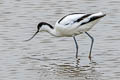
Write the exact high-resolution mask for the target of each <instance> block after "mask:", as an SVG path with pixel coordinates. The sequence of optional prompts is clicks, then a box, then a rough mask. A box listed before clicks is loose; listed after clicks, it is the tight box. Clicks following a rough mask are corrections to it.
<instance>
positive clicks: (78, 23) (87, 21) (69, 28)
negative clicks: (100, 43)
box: [25, 12, 106, 58]
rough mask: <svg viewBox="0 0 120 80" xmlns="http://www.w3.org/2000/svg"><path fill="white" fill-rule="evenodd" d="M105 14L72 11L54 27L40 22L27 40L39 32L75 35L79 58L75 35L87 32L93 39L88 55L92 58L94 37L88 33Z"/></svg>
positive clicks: (76, 44) (57, 35)
mask: <svg viewBox="0 0 120 80" xmlns="http://www.w3.org/2000/svg"><path fill="white" fill-rule="evenodd" d="M104 16H106V14H104V13H103V12H97V13H90V14H86V13H71V14H68V15H65V16H63V17H62V18H60V19H59V20H57V21H56V23H55V26H54V27H53V26H52V25H51V24H49V23H47V22H39V24H38V25H37V31H36V32H35V33H34V35H33V36H32V37H30V38H29V39H27V40H25V41H30V40H31V39H33V38H34V37H35V35H36V34H37V33H38V32H48V33H49V34H51V35H52V36H55V37H73V40H74V43H75V47H76V58H78V43H77V40H76V38H75V37H76V36H77V35H80V34H83V33H85V34H86V35H87V36H88V37H89V38H90V39H91V46H90V51H89V56H88V57H89V58H91V52H92V48H93V43H94V38H93V37H92V36H91V35H90V34H89V33H88V31H89V30H90V29H91V28H92V27H93V26H94V25H95V24H96V23H97V22H98V21H99V20H100V19H101V18H103V17H104Z"/></svg>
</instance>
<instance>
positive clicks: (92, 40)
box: [85, 32, 94, 59]
mask: <svg viewBox="0 0 120 80" xmlns="http://www.w3.org/2000/svg"><path fill="white" fill-rule="evenodd" d="M85 33H86V34H87V35H88V36H89V37H90V39H91V40H92V42H91V47H90V52H89V56H88V57H89V58H90V59H91V52H92V47H93V42H94V38H93V37H92V36H91V35H90V34H88V33H87V32H85Z"/></svg>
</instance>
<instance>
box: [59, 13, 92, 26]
mask: <svg viewBox="0 0 120 80" xmlns="http://www.w3.org/2000/svg"><path fill="white" fill-rule="evenodd" d="M90 15H91V14H84V13H73V14H68V15H66V16H64V17H63V18H61V19H60V20H58V21H57V23H58V24H60V25H72V24H75V23H78V22H80V21H82V20H83V19H85V18H87V17H89V16H90Z"/></svg>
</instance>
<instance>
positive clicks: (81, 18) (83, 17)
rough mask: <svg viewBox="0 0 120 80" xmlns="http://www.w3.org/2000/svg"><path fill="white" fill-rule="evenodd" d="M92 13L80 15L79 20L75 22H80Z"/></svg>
mask: <svg viewBox="0 0 120 80" xmlns="http://www.w3.org/2000/svg"><path fill="white" fill-rule="evenodd" d="M90 15H91V14H86V15H84V16H82V17H80V18H79V19H77V20H76V21H74V22H80V21H81V20H83V19H85V18H86V17H88V16H90Z"/></svg>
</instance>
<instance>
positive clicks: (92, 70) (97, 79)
mask: <svg viewBox="0 0 120 80" xmlns="http://www.w3.org/2000/svg"><path fill="white" fill-rule="evenodd" d="M119 7H120V0H0V80H119V79H120V44H119V43H120V26H119V25H120V17H118V16H119V15H120V8H119ZM99 11H102V12H104V13H106V14H107V16H106V17H104V19H102V21H100V22H99V23H98V24H97V25H96V26H95V27H94V28H93V29H92V30H90V32H89V33H91V34H92V35H93V36H94V37H95V44H94V50H93V52H92V53H93V54H92V55H93V58H92V59H93V60H94V61H95V62H97V63H98V64H97V63H95V62H94V61H93V60H90V61H89V60H88V57H87V56H88V54H87V53H88V48H89V46H88V45H89V39H87V36H85V35H84V34H83V35H80V36H77V37H76V38H77V40H78V44H79V46H80V49H79V57H80V60H77V61H76V60H75V52H74V51H75V48H74V47H73V45H74V44H73V40H72V39H71V38H54V37H52V36H49V34H47V33H41V34H39V35H37V36H36V37H35V39H33V40H32V41H30V42H22V41H23V40H25V39H26V38H27V37H28V38H29V37H30V36H31V35H32V34H33V33H34V32H35V31H36V28H35V27H36V25H37V23H39V22H42V21H45V22H48V23H52V24H51V25H53V24H54V23H55V22H56V20H58V19H59V18H60V17H62V16H64V15H66V14H69V13H79V12H80V13H95V12H99ZM85 38H86V39H85ZM83 52H85V53H83Z"/></svg>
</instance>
